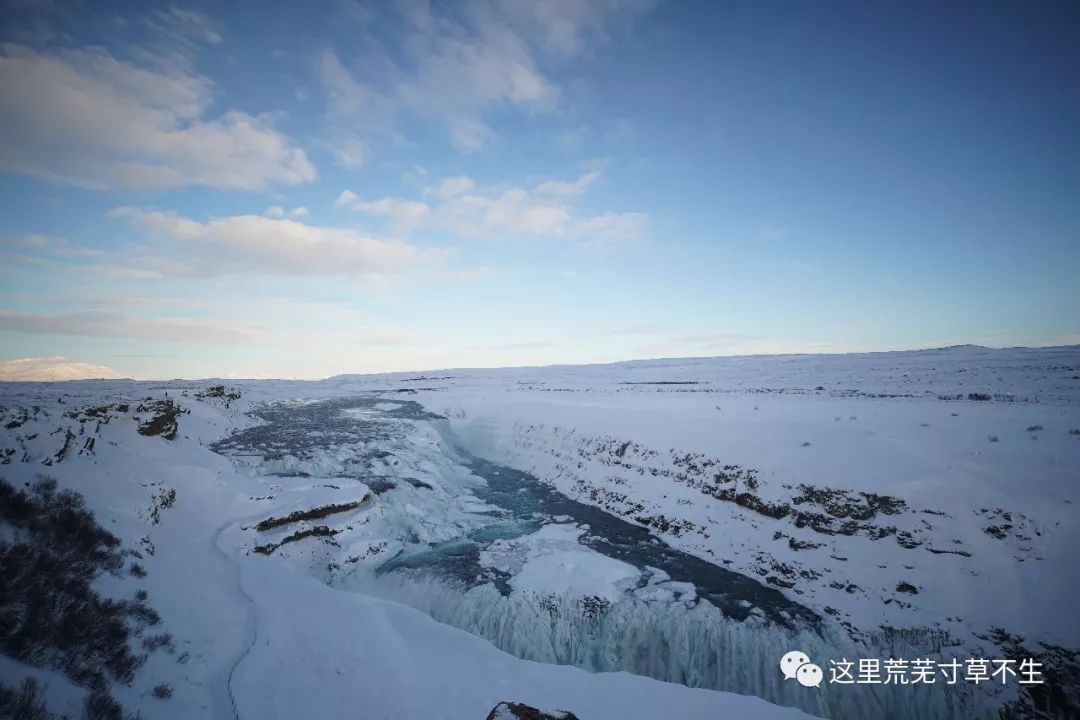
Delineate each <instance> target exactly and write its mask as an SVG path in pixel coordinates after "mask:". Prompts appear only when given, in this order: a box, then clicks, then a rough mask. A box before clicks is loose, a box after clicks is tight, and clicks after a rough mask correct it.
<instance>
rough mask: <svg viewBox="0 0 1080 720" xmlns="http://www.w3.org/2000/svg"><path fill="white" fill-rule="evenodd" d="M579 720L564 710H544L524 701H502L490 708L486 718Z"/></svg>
mask: <svg viewBox="0 0 1080 720" xmlns="http://www.w3.org/2000/svg"><path fill="white" fill-rule="evenodd" d="M515 719H516V720H581V719H580V718H579V717H578V716H577V715H575V714H574V713H572V712H567V711H565V710H556V711H554V712H551V713H549V712H544V711H543V710H538V709H537V708H534V707H532V706H531V705H526V704H525V703H516V702H507V701H505V700H504V701H503V702H501V703H499V704H498V705H496V706H495V707H493V708H491V712H489V713H488V715H487V719H486V720H515Z"/></svg>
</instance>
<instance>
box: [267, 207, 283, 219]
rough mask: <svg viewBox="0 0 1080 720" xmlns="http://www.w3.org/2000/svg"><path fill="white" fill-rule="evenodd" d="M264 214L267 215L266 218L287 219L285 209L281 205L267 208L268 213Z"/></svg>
mask: <svg viewBox="0 0 1080 720" xmlns="http://www.w3.org/2000/svg"><path fill="white" fill-rule="evenodd" d="M264 214H265V215H266V217H271V218H283V217H285V208H283V207H281V206H280V205H271V206H270V207H268V208H266V212H265V213H264Z"/></svg>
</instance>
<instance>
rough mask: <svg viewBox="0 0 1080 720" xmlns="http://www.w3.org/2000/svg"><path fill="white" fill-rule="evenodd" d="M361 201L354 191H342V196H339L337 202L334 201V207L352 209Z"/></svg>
mask: <svg viewBox="0 0 1080 720" xmlns="http://www.w3.org/2000/svg"><path fill="white" fill-rule="evenodd" d="M359 199H360V196H359V195H357V194H356V193H354V192H353V191H352V190H342V191H341V194H340V195H338V196H337V200H335V201H334V207H352V205H353V204H354V203H355V202H356V201H357V200H359Z"/></svg>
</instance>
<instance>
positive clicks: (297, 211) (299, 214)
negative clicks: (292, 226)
mask: <svg viewBox="0 0 1080 720" xmlns="http://www.w3.org/2000/svg"><path fill="white" fill-rule="evenodd" d="M310 214H311V213H310V212H308V209H307V208H306V207H295V208H293V209H292V210H290V211H289V217H291V218H306V217H307V216H308V215H310Z"/></svg>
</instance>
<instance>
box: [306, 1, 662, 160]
mask: <svg viewBox="0 0 1080 720" xmlns="http://www.w3.org/2000/svg"><path fill="white" fill-rule="evenodd" d="M650 5H651V3H649V2H644V1H641V2H638V1H635V0H601V1H599V2H588V3H582V2H554V3H536V2H532V1H530V0H476V1H475V2H471V3H468V4H467V5H464V6H461V7H460V8H449V7H440V6H436V5H429V4H427V3H411V4H408V5H404V4H402V5H399V6H396V9H395V10H387V11H386V13H387V17H384V18H381V21H382V26H383V28H384V29H388V31H389V32H396V33H398V34H399V35H400V40H401V42H400V43H399V45H400V47H401V48H402V49H403V50H402V52H400V53H396V54H391V53H389V52H387V51H386V50H385V49H384V46H383V45H373V46H362V47H361V48H360V50H359V51H358V57H357V58H356V59H355V61H352V60H345V59H342V57H341V56H340V55H339V54H338V53H337V52H335V51H333V50H330V51H327V52H325V53H324V54H323V56H322V59H321V69H320V76H321V81H322V86H323V90H324V93H325V97H326V104H327V117H328V120H329V122H330V126H331V128H332V130H331V132H332V134H334V135H335V137H336V138H337V140H339V141H341V142H343V143H344V142H353V143H361V144H362V143H363V138H364V137H365V135H366V134H370V133H382V134H394V133H396V132H398V130H399V125H400V119H401V118H402V117H419V118H422V119H424V120H428V121H435V122H440V123H442V124H443V125H444V127H445V132H446V134H447V137H448V139H449V140H450V142H451V143H452V144H453V145H454V147H456V148H457V149H458V150H460V151H462V152H475V151H477V150H480V149H482V148H483V147H484V146H485V145H487V144H488V142H489V141H490V140H491V138H493V137H495V135H496V133H495V131H494V129H493V128H492V127H491V126H490V125H489V124H488V121H487V117H488V115H489V114H491V113H495V112H499V111H502V110H505V109H507V108H513V109H516V110H518V111H520V112H524V113H530V114H532V113H548V112H552V111H554V110H556V109H557V108H558V106H559V102H560V96H561V94H562V91H561V88H560V87H559V85H558V84H557V83H556V82H555V81H554V79H553V78H552V75H551V73H550V72H548V71H546V70H545V68H544V66H545V65H549V66H557V65H560V64H562V63H566V62H568V61H569V60H572V59H573V58H576V57H579V56H581V55H583V54H585V53H587V52H588V51H589V50H590V48H591V47H595V46H596V45H599V44H602V43H603V42H604V41H605V40H606V38H607V36H608V33H609V32H610V30H611V29H612V28H613V27H617V26H619V24H620V23H622V22H624V21H626V20H627V19H629V18H633V17H634V16H636V15H638V14H640V13H641V12H642V11H644V10H645V9H647V8H648V7H649V6H650ZM351 7H352V5H351V4H346V5H345V8H346V10H347V12H345V13H344V14H345V15H347V16H349V17H353V18H355V13H354V12H352V11H351V10H349V8H351ZM364 16H365V17H368V18H369V19H368V20H365V21H362V22H363V23H364V24H365V25H366V24H367V23H369V22H370V21H371V20H370V17H371V12H370V11H368V12H365V13H364ZM358 131H359V132H358ZM362 146H363V147H364V148H365V149H366V145H362ZM365 154H366V153H365Z"/></svg>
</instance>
